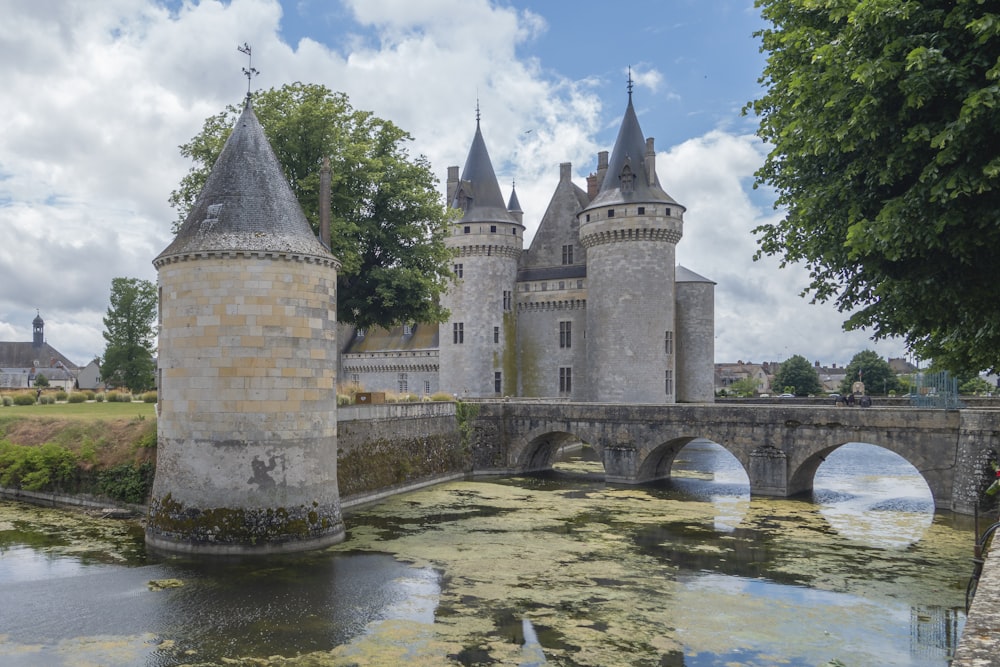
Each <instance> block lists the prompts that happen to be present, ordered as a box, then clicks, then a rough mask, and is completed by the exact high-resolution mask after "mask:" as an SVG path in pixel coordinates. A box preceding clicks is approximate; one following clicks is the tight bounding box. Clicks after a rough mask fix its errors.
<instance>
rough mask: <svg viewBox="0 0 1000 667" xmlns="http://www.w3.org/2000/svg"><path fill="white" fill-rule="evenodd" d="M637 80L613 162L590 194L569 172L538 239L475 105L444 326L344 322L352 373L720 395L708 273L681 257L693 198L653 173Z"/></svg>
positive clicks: (456, 203) (687, 396)
mask: <svg viewBox="0 0 1000 667" xmlns="http://www.w3.org/2000/svg"><path fill="white" fill-rule="evenodd" d="M655 157H656V154H655V151H654V149H653V139H652V138H649V139H646V138H645V137H644V136H643V133H642V129H641V128H640V127H639V121H638V118H637V117H636V113H635V108H634V107H633V105H632V92H631V86H630V87H629V94H628V106H627V107H626V109H625V114H624V117H623V119H622V123H621V127H620V128H619V131H618V137H617V139H616V141H615V145H614V148H613V150H612V151H611V154H610V158H609V156H608V153H607V152H606V151H602V152H601V153H599V154H598V159H597V170H596V172H595V173H592V174H591V175H590V176H589V177H588V178H587V189H586V190H583V189H582V188H580V187H578V186H577V185H575V184H574V183H573V182H572V165H571V164H569V163H563V164H561V165H560V166H559V183H558V185H557V186H556V189H555V192H554V193H553V195H552V199H551V200H550V202H549V205H548V208H547V209H546V211H545V214H544V215H543V216H542V219H541V222H540V224H539V227H538V230H537V232H536V233H535V236H534V238H533V239H532V242H531V245H530V247H529V248H528V250H524V248H523V244H524V231H525V227H524V224H523V222H522V220H523V212H522V211H521V210H520V204H519V202H518V199H517V194H516V192H515V191H514V190H513V189H512V191H511V196H510V198H509V200H508V201H507V203H504V199H503V195H502V194H501V191H500V186H499V183H498V182H497V178H496V174H495V172H494V170H493V165H492V162H491V161H490V156H489V152H488V151H487V149H486V142H485V141H484V139H483V134H482V131H481V128H480V119H479V117H478V114H477V118H476V132H475V136H474V137H473V140H472V146H471V148H470V149H469V154H468V157H467V159H466V161H465V166H464V168H463V170H462V173H461V176H460V175H459V172H458V167H457V166H455V167H449V169H448V180H447V198H448V202H449V204H450V205H451V206H452V207H454V208H457V209H461V211H462V216H461V219H459V220H458V221H457V222H455V223H454V224H453V225H452V234H451V236H450V237H449V238H448V240H447V245H448V246H449V247H450V248H451V249H452V250H453V252H454V264H453V266H452V270H453V272H454V274H455V277H456V279H455V282H454V284H452V285H451V286H450V287H449V289H448V291H447V293H446V295H445V297H444V299H443V305H444V306H445V307H447V308H448V310H449V311H450V313H451V315H450V318H449V320H448V321H447V322H444V323H442V324H440V325H426V324H421V323H414V324H410V325H406V326H402V327H396V328H394V329H392V330H376V331H364V330H358V329H350V328H346V327H345V328H344V329H342V330H341V332H340V334H339V336H338V338H339V340H340V341H341V344H340V374H339V380H340V382H342V383H354V384H356V385H359V386H363V387H364V388H365V389H367V390H373V391H379V390H387V391H392V392H399V393H414V394H423V395H429V394H433V393H436V392H439V391H442V392H447V393H449V394H453V395H455V396H457V397H459V398H467V397H468V398H481V397H495V396H522V397H563V398H566V399H569V400H577V401H596V402H610V403H675V402H711V401H712V400H713V397H714V387H713V376H714V337H715V336H714V326H715V325H714V285H715V284H714V283H713V282H712V281H710V280H708V279H706V278H703V277H702V276H699V275H698V274H696V273H694V272H692V271H690V270H688V269H686V268H684V267H683V266H679V265H677V264H676V260H675V253H676V245H677V243H678V242H679V241H680V239H681V236H682V233H683V216H684V213H685V208H684V207H683V206H682V205H680V204H679V203H678V202H676V201H675V200H674V199H673V198H671V197H670V195H668V194H667V193H666V192H665V191H664V190H663V188H662V187H661V185H660V181H659V178H658V177H657V174H656V159H655Z"/></svg>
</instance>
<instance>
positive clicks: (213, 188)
mask: <svg viewBox="0 0 1000 667" xmlns="http://www.w3.org/2000/svg"><path fill="white" fill-rule="evenodd" d="M214 251H263V252H279V253H289V254H295V255H298V254H301V255H313V256H317V257H321V258H327V259H332V255H330V252H329V251H328V250H327V249H326V248H325V247H324V246H323V244H321V243H320V242H319V240H318V239H317V238H316V236H315V234H314V233H313V231H312V228H311V227H310V226H309V222H308V221H307V220H306V216H305V214H304V213H303V212H302V208H301V207H300V206H299V202H298V200H297V199H296V198H295V195H294V194H293V193H292V189H291V188H290V187H289V185H288V181H287V180H286V179H285V175H284V172H283V171H282V169H281V164H280V163H279V162H278V158H277V157H276V156H275V154H274V150H273V149H272V148H271V145H270V143H268V141H267V137H266V136H265V135H264V128H263V127H261V125H260V121H258V120H257V116H256V114H254V112H253V107H252V106H251V104H250V101H249V100H247V103H246V105H245V107H244V108H243V113H242V114H241V115H240V118H239V120H238V121H237V122H236V126H235V127H234V128H233V132H232V134H230V135H229V139H228V140H226V145H225V146H224V147H223V149H222V153H221V154H220V155H219V159H218V160H216V162H215V165H214V166H213V167H212V172H211V174H210V175H209V177H208V180H207V182H206V183H205V187H204V188H203V189H202V191H201V194H199V195H198V199H197V201H196V202H195V204H194V207H192V209H191V212H190V213H189V214H188V217H187V219H186V220H185V221H184V224H183V225H182V226H181V228H180V231H179V232H178V233H177V236H176V237H175V238H174V240H173V242H172V243H171V244H170V245H169V246H167V248H166V249H165V250H164V251H163V252H161V253H160V255H159V256H158V257H157V258H156V259H155V260H154V261H153V264H154V265H157V266H158V265H159V264H160V263H161V262H163V261H166V260H168V259H170V258H172V257H179V256H184V255H190V254H198V253H204V252H214Z"/></svg>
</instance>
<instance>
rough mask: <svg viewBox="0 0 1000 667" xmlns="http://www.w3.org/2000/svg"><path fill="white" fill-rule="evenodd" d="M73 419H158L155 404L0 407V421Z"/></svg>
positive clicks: (72, 404)
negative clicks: (16, 419)
mask: <svg viewBox="0 0 1000 667" xmlns="http://www.w3.org/2000/svg"><path fill="white" fill-rule="evenodd" d="M11 417H14V418H24V417H31V418H42V419H73V420H79V421H114V420H119V419H135V418H137V417H140V418H142V419H156V404H155V403H52V404H51V405H37V404H36V405H10V406H7V407H0V419H6V418H11Z"/></svg>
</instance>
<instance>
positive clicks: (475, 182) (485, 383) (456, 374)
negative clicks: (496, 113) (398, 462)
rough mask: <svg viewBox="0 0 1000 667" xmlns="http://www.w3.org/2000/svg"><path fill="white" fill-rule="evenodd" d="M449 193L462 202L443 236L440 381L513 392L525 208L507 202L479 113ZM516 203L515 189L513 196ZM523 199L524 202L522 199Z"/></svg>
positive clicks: (467, 391) (456, 389) (457, 389)
mask: <svg viewBox="0 0 1000 667" xmlns="http://www.w3.org/2000/svg"><path fill="white" fill-rule="evenodd" d="M447 185H448V201H449V202H450V204H451V206H452V207H453V208H457V209H461V211H462V217H461V219H460V220H458V221H457V222H456V223H454V224H453V225H452V234H451V236H450V237H449V238H448V239H447V241H446V244H447V245H448V247H449V248H452V249H453V251H454V253H455V259H454V260H453V261H454V265H453V270H454V273H455V282H454V283H453V284H452V285H451V286H450V287H449V288H448V291H447V292H446V294H445V296H444V298H443V305H444V306H445V307H446V308H447V309H448V310H449V311H450V312H451V317H450V318H449V320H448V321H447V322H445V323H443V324H442V325H441V328H440V337H439V338H440V345H441V349H440V369H441V370H440V387H441V389H442V390H443V391H447V392H450V393H452V394H456V395H458V396H459V397H464V396H469V397H483V396H496V395H503V394H512V393H515V391H516V388H517V378H516V368H517V364H516V358H515V350H514V346H515V343H516V341H515V340H514V313H513V309H514V284H515V280H516V278H517V260H518V257H519V256H520V254H521V249H522V247H523V236H524V225H522V224H521V219H520V211H512V210H510V209H509V207H508V206H507V205H505V204H504V201H503V195H502V194H501V193H500V184H499V183H498V182H497V177H496V173H495V172H494V170H493V163H492V161H491V160H490V154H489V151H487V150H486V142H485V141H484V139H483V133H482V129H481V128H480V122H479V114H478V111H477V114H476V132H475V135H474V137H473V139H472V146H471V147H470V148H469V155H468V157H467V158H466V161H465V167H464V168H463V170H462V175H461V178H459V175H458V167H449V169H448V184H447ZM511 201H512V203H514V204H515V205H516V201H517V199H516V196H512V197H511ZM517 206H518V207H519V205H517Z"/></svg>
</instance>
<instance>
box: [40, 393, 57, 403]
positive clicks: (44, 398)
mask: <svg viewBox="0 0 1000 667" xmlns="http://www.w3.org/2000/svg"><path fill="white" fill-rule="evenodd" d="M38 402H39V404H41V405H52V404H53V403H55V402H56V397H55V396H53V395H52V394H42V395H41V396H39V397H38Z"/></svg>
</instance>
